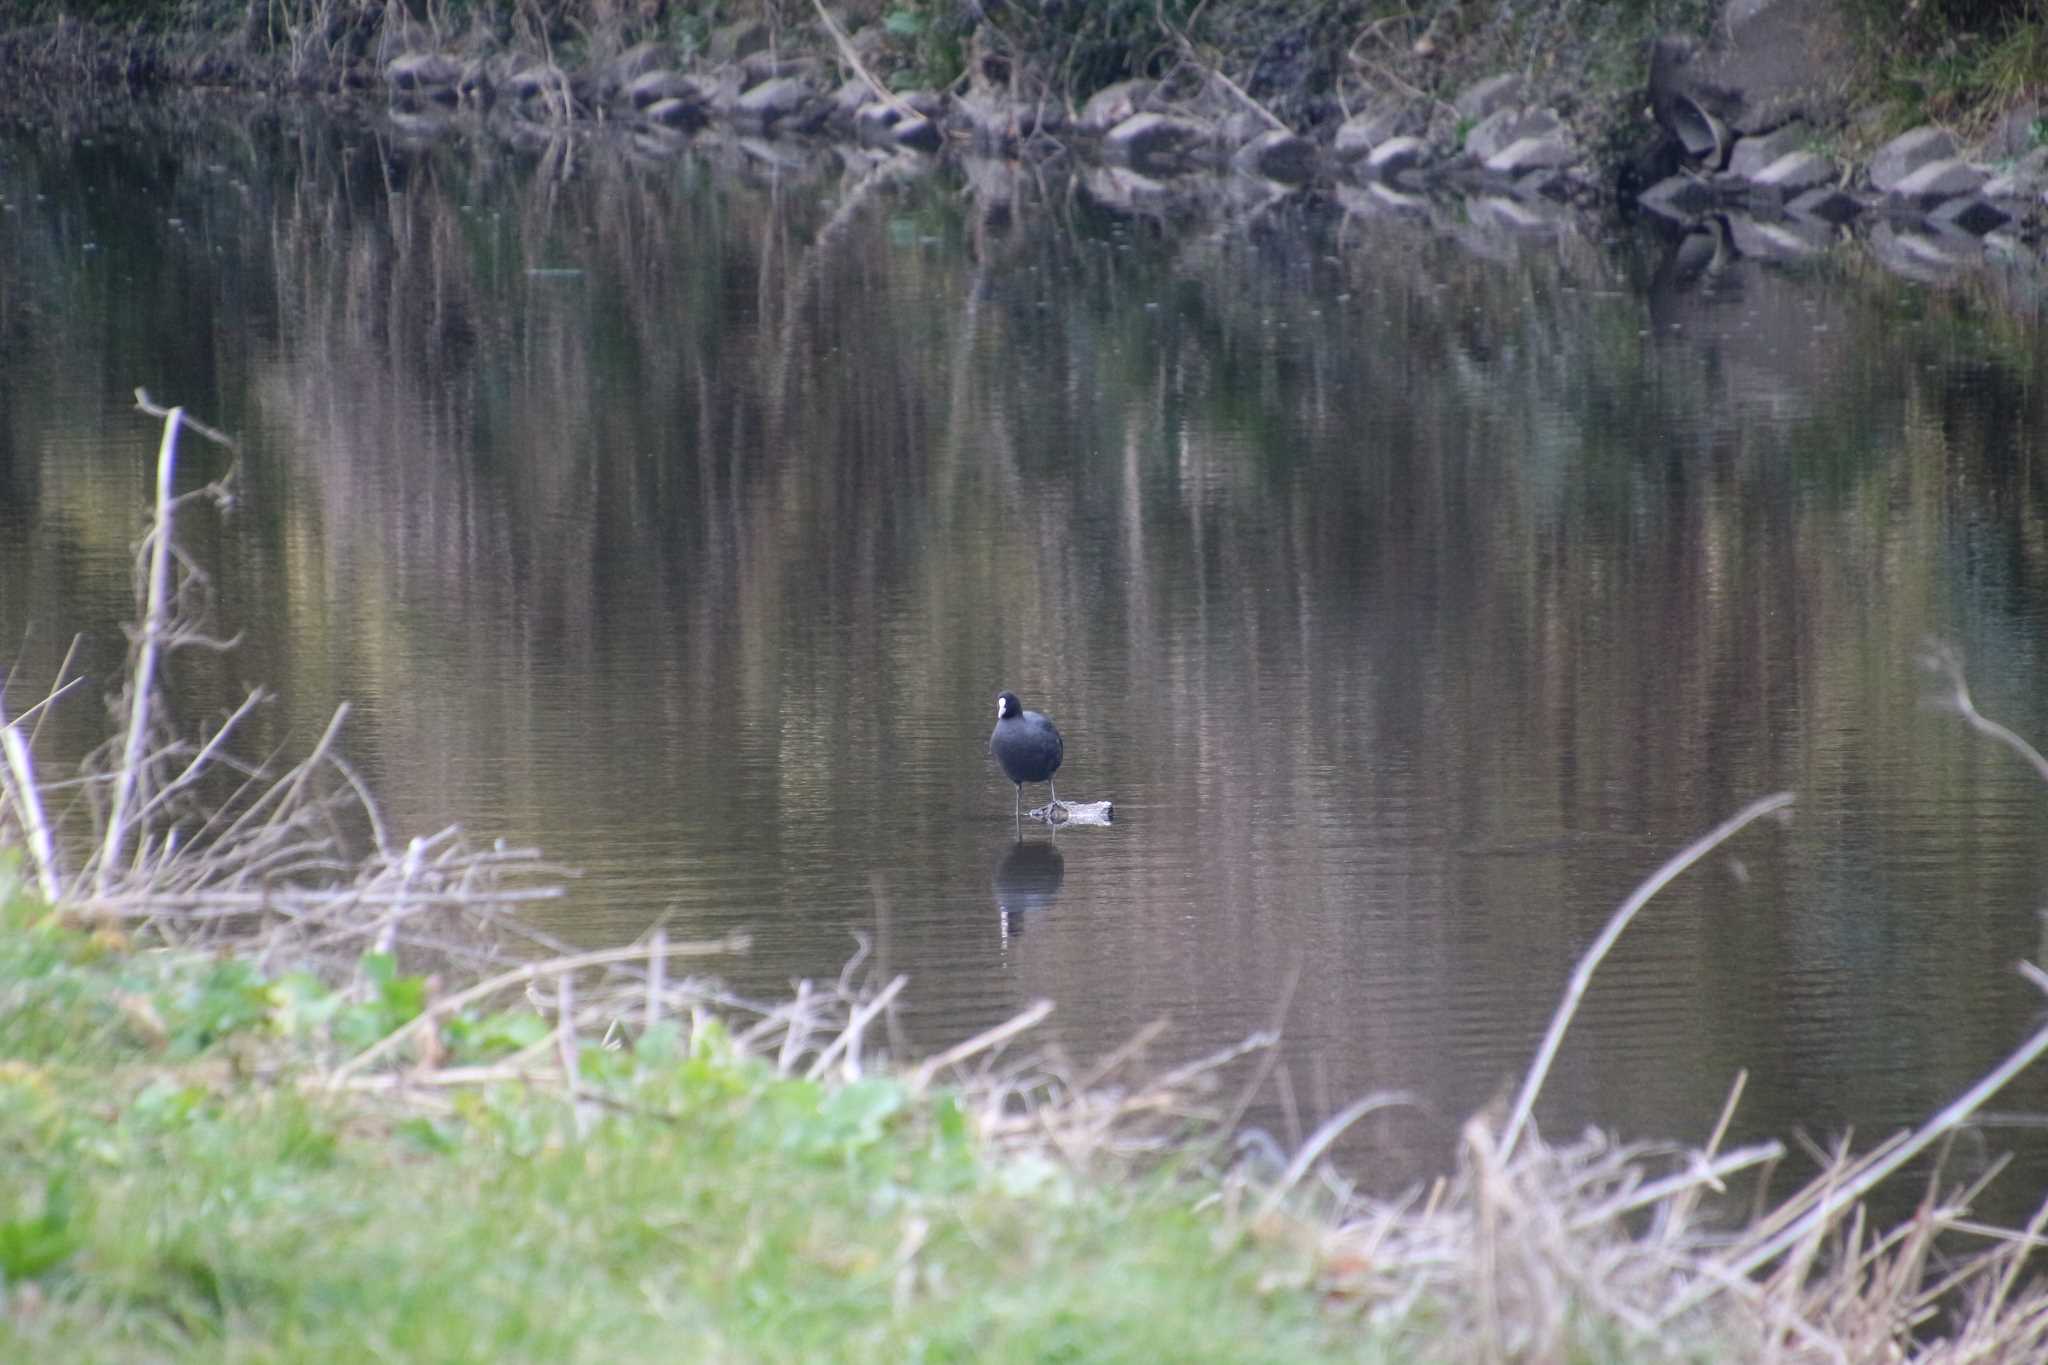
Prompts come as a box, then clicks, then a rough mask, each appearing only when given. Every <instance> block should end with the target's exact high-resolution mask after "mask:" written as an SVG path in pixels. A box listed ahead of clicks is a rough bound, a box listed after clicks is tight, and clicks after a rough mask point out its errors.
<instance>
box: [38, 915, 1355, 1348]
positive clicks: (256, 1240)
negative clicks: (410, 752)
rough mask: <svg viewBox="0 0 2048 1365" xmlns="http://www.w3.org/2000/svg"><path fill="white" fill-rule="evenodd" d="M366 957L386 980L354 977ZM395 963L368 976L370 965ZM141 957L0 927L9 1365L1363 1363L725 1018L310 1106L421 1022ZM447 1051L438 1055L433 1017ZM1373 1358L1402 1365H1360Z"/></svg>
mask: <svg viewBox="0 0 2048 1365" xmlns="http://www.w3.org/2000/svg"><path fill="white" fill-rule="evenodd" d="M373 965H375V964H373ZM386 967H387V968H388V964H386ZM372 975H373V976H374V977H376V978H377V979H376V981H375V984H374V987H373V989H371V990H370V991H368V992H367V993H366V994H358V995H357V996H356V997H355V998H349V997H347V996H345V995H344V994H343V993H340V992H336V991H332V990H330V989H328V988H326V987H324V986H322V985H321V984H319V983H318V982H317V981H316V980H315V979H313V978H311V977H307V976H298V975H283V976H277V977H265V976H263V975H261V974H260V973H258V972H257V971H256V970H254V969H253V968H251V967H250V966H249V965H248V964H247V963H245V962H242V961H239V960H236V959H233V958H229V959H219V958H215V957H213V956H210V955H204V954H195V953H190V952H177V951H169V950H161V949H157V950H138V949H136V948H135V947H134V946H133V945H128V944H124V943H122V942H121V941H120V940H119V938H118V936H114V935H108V934H100V935H93V934H89V933H86V932H83V931H80V930H77V929H72V928H68V927H66V926H65V925H64V924H63V922H62V920H61V918H60V917H58V916H54V915H51V914H49V913H47V912H46V911H45V910H44V909H43V908H41V907H40V906H38V905H36V904H34V903H33V902H32V901H30V900H29V899H27V898H26V897H24V896H23V895H21V894H19V890H18V888H16V889H15V890H14V891H11V892H10V893H9V894H8V895H7V897H6V901H5V905H4V909H0V1038H5V1039H6V1040H7V1042H6V1047H5V1051H6V1057H5V1060H4V1062H0V1191H5V1192H6V1193H5V1203H4V1206H0V1285H4V1288H0V1357H5V1358H7V1359H15V1360H29V1359H43V1360H58V1359H68V1360H96V1361H115V1360H156V1361H161V1360H193V1361H209V1362H213V1361H222V1360H229V1361H233V1360H257V1359H290V1360H320V1359H336V1360H342V1359H346V1360H361V1359H366V1358H368V1359H396V1360H451V1361H452V1360H481V1359H497V1360H533V1361H564V1360H598V1359H602V1360H631V1359H649V1360H653V1359H662V1360H675V1359H687V1360H701V1361H714V1360H731V1361H770V1360H790V1361H798V1360H822V1359H845V1360H890V1361H897V1360H917V1359H926V1360H968V1359H974V1360H1045V1359H1076V1360H1091V1361H1108V1360H1132V1361H1156V1360H1217V1361H1258V1360H1299V1359H1305V1358H1321V1357H1326V1356H1327V1357H1328V1358H1345V1359H1351V1358H1371V1356H1372V1354H1373V1351H1374V1350H1375V1349H1378V1348H1374V1347H1372V1346H1371V1345H1369V1343H1370V1342H1371V1341H1372V1340H1373V1339H1374V1335H1373V1334H1366V1335H1364V1336H1360V1335H1356V1334H1354V1333H1352V1332H1351V1331H1350V1330H1349V1329H1348V1327H1347V1326H1346V1325H1345V1324H1344V1323H1342V1321H1341V1315H1340V1317H1332V1316H1330V1315H1326V1314H1324V1313H1322V1312H1320V1311H1319V1309H1318V1307H1317V1304H1316V1302H1315V1300H1314V1297H1313V1296H1312V1295H1310V1294H1307V1293H1304V1292H1302V1285H1303V1281H1304V1278H1305V1273H1306V1266H1305V1263H1304V1261H1303V1260H1302V1258H1300V1257H1299V1256H1297V1255H1293V1254H1290V1253H1289V1251H1288V1249H1287V1248H1286V1247H1285V1246H1282V1245H1260V1243H1259V1239H1258V1238H1257V1237H1255V1236H1254V1235H1253V1233H1252V1231H1251V1228H1250V1226H1249V1224H1248V1223H1246V1222H1245V1221H1244V1220H1232V1219H1229V1218H1226V1217H1224V1216H1222V1215H1220V1214H1219V1213H1217V1212H1214V1211H1212V1212H1209V1213H1201V1212H1197V1211H1195V1210H1194V1209H1193V1208H1192V1207H1191V1203H1190V1200H1189V1198H1188V1196H1187V1194H1186V1192H1185V1191H1184V1190H1183V1189H1182V1188H1180V1187H1179V1185H1178V1184H1177V1183H1176V1182H1175V1181H1174V1180H1173V1179H1171V1178H1170V1177H1168V1176H1166V1175H1163V1174H1161V1175H1155V1176H1153V1177H1150V1178H1146V1179H1136V1180H1130V1181H1109V1180H1097V1179H1088V1178H1083V1177H1080V1176H1078V1175H1077V1174H1076V1173H1075V1172H1074V1171H1073V1170H1072V1169H1071V1168H1068V1167H1065V1166H1063V1165H1061V1164H1058V1163H1055V1162H1053V1161H1050V1160H1048V1159H1045V1158H1044V1157H1042V1156H1032V1155H1029V1154H1008V1155H1006V1154H1003V1153H1002V1152H1000V1151H999V1150H997V1149H994V1148H992V1147H990V1146H989V1145H987V1144H985V1143H984V1142H982V1141H980V1140H978V1139H977V1137H976V1135H975V1133H974V1132H973V1130H972V1128H971V1126H970V1122H969V1118H968V1115H967V1112H966V1110H965V1109H964V1108H963V1105H962V1101H961V1100H960V1098H959V1097H957V1096H956V1095H954V1094H953V1093H951V1092H949V1091H946V1090H932V1091H929V1092H926V1093H918V1092H916V1091H914V1090H913V1089H912V1088H911V1086H910V1085H909V1084H908V1083H907V1082H906V1081H905V1080H904V1079H902V1078H900V1077H894V1076H880V1077H868V1078H863V1079H860V1080H857V1081H851V1082H846V1081H840V1082H838V1083H834V1084H829V1085H828V1084H825V1083H822V1082H820V1081H816V1080H809V1079H805V1078H803V1077H802V1076H791V1075H784V1074H781V1073H779V1072H778V1071H777V1069H776V1068H775V1067H774V1066H773V1065H771V1064H770V1063H768V1062H767V1061H764V1060H762V1059H759V1058H754V1057H749V1056H747V1055H745V1054H744V1053H743V1052H742V1051H740V1050H739V1049H737V1048H735V1047H734V1046H733V1045H732V1042H731V1040H730V1039H729V1038H728V1036H727V1035H726V1034H725V1032H724V1031H723V1030H722V1029H721V1028H720V1027H718V1026H716V1025H706V1026H703V1027H699V1028H697V1029H695V1030H692V1031H691V1033H690V1036H689V1041H688V1043H687V1045H685V1044H684V1043H683V1042H682V1041H681V1039H680V1035H679V1032H678V1030H677V1028H676V1027H675V1026H674V1025H673V1024H672V1023H671V1024H667V1025H662V1026H658V1027H656V1028H654V1029H650V1030H648V1031H647V1032H645V1033H643V1034H641V1035H640V1036H639V1037H638V1038H637V1039H636V1040H635V1042H634V1045H633V1046H632V1047H631V1048H630V1049H607V1048H605V1047H603V1046H602V1045H600V1044H598V1043H595V1042H592V1043H589V1044H586V1045H583V1046H582V1047H580V1048H579V1049H578V1050H577V1053H576V1056H575V1060H574V1063H573V1065H574V1067H575V1070H576V1073H577V1090H578V1091H579V1092H580V1094H581V1099H580V1100H579V1099H576V1098H572V1097H571V1095H570V1093H569V1092H568V1090H567V1088H566V1087H565V1086H564V1085H561V1084H534V1083H524V1082H519V1081H514V1080H504V1081H497V1082H488V1081H481V1080H479V1081H474V1082H472V1081H470V1080H468V1079H464V1080H462V1081H460V1082H458V1081H455V1080H451V1079H450V1078H451V1077H456V1076H463V1075H464V1073H465V1072H474V1071H475V1069H476V1068H478V1067H488V1066H490V1065H491V1064H502V1063H504V1062H505V1061H506V1059H507V1058H508V1057H511V1056H514V1055H516V1053H517V1051H518V1049H519V1048H520V1047H521V1046H522V1045H523V1044H524V1043H525V1042H530V1041H531V1039H532V1036H533V1034H535V1033H539V1034H545V1033H546V1032H547V1030H546V1028H545V1027H543V1026H541V1025H540V1020H539V1018H538V1016H537V1015H535V1014H534V1013H533V1012H532V1011H531V1010H524V1009H515V1010H511V1011H506V1012H501V1013H485V1014H472V1015H467V1016H463V1015H458V1016H454V1017H453V1018H451V1020H450V1022H457V1023H458V1024H459V1026H458V1028H457V1031H456V1035H455V1036H456V1038H457V1039H458V1040H459V1041H457V1042H456V1044H455V1046H454V1047H453V1048H452V1049H451V1050H450V1051H449V1052H448V1054H447V1055H446V1057H445V1058H444V1061H445V1065H444V1066H443V1067H442V1068H441V1069H440V1070H439V1071H438V1072H437V1075H436V1077H435V1078H432V1079H429V1080H426V1081H423V1082H421V1083H420V1084H419V1085H417V1086H416V1087H414V1088H412V1089H411V1090H409V1091H407V1092H406V1093H403V1094H397V1093H394V1092H391V1091H372V1092H364V1091H352V1090H346V1089H343V1090H330V1089H329V1088H328V1087H327V1085H326V1081H327V1079H328V1077H329V1076H330V1075H331V1069H330V1068H331V1061H330V1060H328V1059H331V1058H332V1057H333V1056H334V1055H335V1054H336V1052H337V1050H343V1051H345V1050H346V1049H347V1047H348V1046H349V1045H351V1044H353V1043H356V1042H357V1041H358V1040H362V1039H368V1038H374V1037H377V1036H382V1034H383V1033H385V1032H386V1031H387V1030H389V1029H390V1028H392V1027H394V1026H395V1023H394V1021H402V1019H403V1018H404V1017H409V1016H410V1013H412V1012H416V1011H417V1009H418V1008H419V1006H420V1003H421V1001H422V1000H423V998H424V992H425V990H426V982H425V981H424V980H422V979H419V978H407V977H403V976H398V975H393V974H391V973H390V972H389V971H388V970H387V969H384V968H380V969H379V970H377V971H375V972H373V973H372ZM441 1032H442V1033H443V1034H444V1035H447V1028H446V1026H445V1025H444V1026H443V1028H442V1030H441ZM1378 1340H1379V1343H1380V1348H1385V1347H1387V1346H1389V1344H1390V1343H1391V1342H1392V1341H1393V1340H1394V1338H1392V1337H1381V1338H1378Z"/></svg>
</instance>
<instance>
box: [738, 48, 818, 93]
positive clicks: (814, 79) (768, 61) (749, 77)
mask: <svg viewBox="0 0 2048 1365" xmlns="http://www.w3.org/2000/svg"><path fill="white" fill-rule="evenodd" d="M740 76H741V84H742V85H744V86H755V85H759V84H760V83H761V82H762V81H772V80H778V79H780V78H781V77H784V76H802V77H804V78H805V79H806V80H809V81H810V82H811V83H812V84H813V85H815V86H820V87H822V86H823V85H824V77H823V69H822V68H821V67H820V66H819V64H818V59H817V58H816V57H787V56H785V57H778V56H776V55H775V54H774V53H772V52H756V53H755V54H754V55H753V56H751V57H749V58H747V59H746V60H745V61H743V62H741V63H740Z"/></svg>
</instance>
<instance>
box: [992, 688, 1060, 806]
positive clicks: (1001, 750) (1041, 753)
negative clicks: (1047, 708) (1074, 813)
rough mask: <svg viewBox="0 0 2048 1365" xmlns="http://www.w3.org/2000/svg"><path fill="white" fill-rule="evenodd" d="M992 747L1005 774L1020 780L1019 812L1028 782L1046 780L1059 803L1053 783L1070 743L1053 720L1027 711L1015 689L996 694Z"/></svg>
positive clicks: (1044, 781) (1055, 802)
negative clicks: (1061, 741)
mask: <svg viewBox="0 0 2048 1365" xmlns="http://www.w3.org/2000/svg"><path fill="white" fill-rule="evenodd" d="M988 751H989V752H990V753H992V754H994V755H995V756H996V762H998V763H1000V764H1002V765H1003V772H1004V774H1005V775H1006V776H1008V778H1009V779H1010V780H1011V781H1012V782H1015V783H1016V784H1017V806H1016V809H1017V811H1018V812H1019V813H1021V812H1022V810H1023V804H1024V784H1025V783H1026V782H1043V783H1045V786H1046V790H1048V791H1050V792H1052V803H1053V804H1054V805H1058V804H1059V799H1060V794H1059V791H1058V789H1056V788H1055V787H1054V786H1053V785H1052V775H1053V774H1054V773H1056V772H1058V771H1059V770H1060V759H1061V758H1062V757H1064V756H1065V754H1066V746H1065V745H1064V744H1062V743H1060V732H1059V731H1058V730H1056V729H1054V728H1053V723H1052V722H1051V721H1049V720H1047V719H1046V718H1045V717H1044V716H1042V715H1040V714H1039V713H1038V712H1036V711H1026V710H1025V709H1024V704H1023V703H1022V702H1020V701H1018V700H1017V694H1016V693H1015V692H1005V693H1003V694H1002V695H1001V696H999V697H997V698H996V728H995V732H994V733H993V734H991V735H990V736H989V737H988Z"/></svg>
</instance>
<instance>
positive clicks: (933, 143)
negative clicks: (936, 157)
mask: <svg viewBox="0 0 2048 1365" xmlns="http://www.w3.org/2000/svg"><path fill="white" fill-rule="evenodd" d="M889 140H890V141H891V142H893V143H895V144H896V145H897V146H898V147H908V148H910V149H911V150H912V151H918V152H936V151H937V150H938V149H939V147H940V145H941V144H943V143H944V142H945V140H946V139H945V134H944V133H942V132H941V131H940V130H939V123H938V120H937V119H930V118H926V117H925V116H924V115H923V114H912V115H911V116H910V117H909V118H900V119H897V120H896V122H895V124H894V126H892V127H891V128H890V129H889Z"/></svg>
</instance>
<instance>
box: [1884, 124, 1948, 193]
mask: <svg viewBox="0 0 2048 1365" xmlns="http://www.w3.org/2000/svg"><path fill="white" fill-rule="evenodd" d="M1955 154H1956V140H1955V139H1954V138H1953V137H1950V136H1949V134H1948V130H1947V129H1945V128H1933V127H1925V126H1923V127H1919V128H1914V129H1911V130H1910V131H1908V132H1904V133H1900V134H1899V135H1898V136H1897V137H1895V138H1893V139H1892V140H1891V141H1890V142H1887V143H1886V144H1885V145H1884V146H1882V147H1880V148H1879V149H1878V151H1877V154H1876V155H1875V156H1873V157H1871V158H1870V183H1871V185H1872V186H1874V187H1875V188H1876V189H1878V190H1880V191H1882V192H1884V193H1887V194H1888V193H1890V192H1891V191H1893V190H1895V189H1897V188H1898V187H1899V184H1900V182H1901V181H1903V180H1904V179H1905V178H1906V177H1907V176H1909V175H1911V174H1913V172H1915V171H1917V170H1919V169H1920V168H1921V167H1922V166H1925V165H1927V164H1929V163H1930V162H1935V161H1946V160H1948V159H1949V158H1951V157H1953V156H1954V155H1955Z"/></svg>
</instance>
